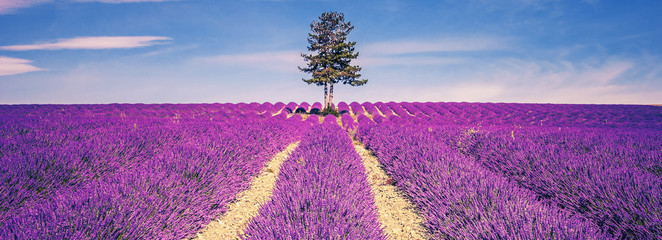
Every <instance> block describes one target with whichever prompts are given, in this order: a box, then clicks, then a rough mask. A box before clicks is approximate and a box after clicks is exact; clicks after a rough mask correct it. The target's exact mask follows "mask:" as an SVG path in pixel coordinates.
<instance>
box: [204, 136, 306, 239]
mask: <svg viewBox="0 0 662 240" xmlns="http://www.w3.org/2000/svg"><path fill="white" fill-rule="evenodd" d="M298 145H299V142H296V143H292V144H290V145H289V146H287V148H286V149H285V150H283V151H282V152H279V153H278V154H276V155H275V156H274V157H273V158H272V159H271V160H270V161H269V162H268V163H267V166H266V167H265V168H264V169H262V173H260V175H258V176H257V177H256V178H255V179H254V180H253V182H251V186H250V187H249V188H248V190H246V191H243V192H240V193H239V194H237V198H236V199H237V200H236V201H235V202H233V203H229V204H228V206H227V208H228V211H227V212H226V213H225V215H223V216H222V217H221V218H220V219H217V220H215V221H212V222H211V223H209V224H208V225H207V226H206V227H205V229H203V230H202V231H200V232H199V233H198V234H197V237H196V238H193V239H200V240H208V239H239V236H240V235H242V234H243V233H244V232H243V230H244V228H246V225H247V224H248V221H250V219H251V218H253V217H254V216H256V215H257V214H258V211H259V210H260V207H261V205H262V204H264V203H265V202H267V201H269V199H271V196H272V192H273V188H274V184H275V183H276V179H277V176H278V172H279V171H280V166H281V165H282V164H283V162H284V161H285V159H287V157H288V156H289V155H290V153H292V151H294V149H296V147H297V146H298Z"/></svg>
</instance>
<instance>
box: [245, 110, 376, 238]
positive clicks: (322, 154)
mask: <svg viewBox="0 0 662 240" xmlns="http://www.w3.org/2000/svg"><path fill="white" fill-rule="evenodd" d="M327 120H328V121H327ZM365 176H366V175H365V169H364V168H363V165H362V164H361V159H360V157H359V156H358V154H357V153H356V152H355V150H354V147H353V146H352V142H351V140H350V138H349V137H348V136H347V134H346V133H345V132H344V131H343V130H342V129H341V128H340V127H339V126H338V125H337V123H336V122H335V118H325V122H324V123H323V124H320V125H316V126H315V127H313V128H312V129H311V131H310V133H309V134H307V135H306V136H304V138H303V140H302V141H301V143H300V145H299V146H298V147H297V149H296V150H295V151H294V152H293V153H292V155H290V157H289V158H288V159H287V160H286V161H285V162H284V163H283V166H282V167H281V170H280V173H279V176H278V180H277V181H276V186H275V189H274V192H273V197H272V199H271V201H270V202H268V203H267V204H265V205H264V206H262V208H261V209H260V212H259V215H258V216H256V217H255V218H254V219H253V220H252V222H251V223H250V224H249V226H248V227H247V229H246V230H245V233H246V235H245V236H244V238H245V239H385V236H384V235H383V234H382V232H381V229H380V225H379V222H377V210H376V208H375V206H374V200H373V198H372V195H371V192H370V187H369V185H368V182H367V179H366V177H365Z"/></svg>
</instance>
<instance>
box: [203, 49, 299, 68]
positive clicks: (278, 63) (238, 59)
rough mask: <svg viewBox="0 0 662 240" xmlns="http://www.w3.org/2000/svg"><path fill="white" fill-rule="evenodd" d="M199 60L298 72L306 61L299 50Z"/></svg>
mask: <svg viewBox="0 0 662 240" xmlns="http://www.w3.org/2000/svg"><path fill="white" fill-rule="evenodd" d="M196 61H198V62H204V63H211V64H216V65H222V66H228V67H245V68H250V69H253V70H271V71H278V72H298V69H297V66H303V65H304V61H303V58H302V57H301V56H300V52H297V51H279V52H259V53H246V54H230V55H218V56H212V57H203V58H198V59H196Z"/></svg>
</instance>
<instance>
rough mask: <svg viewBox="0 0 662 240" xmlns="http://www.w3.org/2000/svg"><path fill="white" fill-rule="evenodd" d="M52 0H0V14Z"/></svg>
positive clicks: (125, 0) (126, 0)
mask: <svg viewBox="0 0 662 240" xmlns="http://www.w3.org/2000/svg"><path fill="white" fill-rule="evenodd" d="M172 1H179V0H69V2H101V3H139V2H172ZM50 2H54V0H1V1H0V14H8V13H14V12H15V11H16V9H19V8H28V7H32V6H35V5H38V4H40V3H50Z"/></svg>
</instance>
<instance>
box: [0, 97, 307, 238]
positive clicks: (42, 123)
mask: <svg viewBox="0 0 662 240" xmlns="http://www.w3.org/2000/svg"><path fill="white" fill-rule="evenodd" d="M136 106H138V105H136ZM21 107H22V106H18V107H14V106H12V108H13V109H10V111H9V112H11V113H13V114H8V115H0V117H1V118H2V120H3V121H2V122H3V124H2V125H1V126H0V134H1V135H2V137H1V138H0V139H1V140H0V141H2V144H1V145H0V148H2V149H0V161H1V162H2V164H0V180H2V181H0V198H2V199H0V204H2V205H1V206H0V207H1V208H2V211H0V214H1V215H0V217H1V218H0V238H2V239H16V238H18V239H62V238H67V239H90V238H94V239H108V238H113V239H116V238H161V239H182V238H185V237H188V236H191V235H192V234H194V233H195V232H197V231H198V230H200V229H201V228H202V227H204V224H206V223H208V222H209V221H211V220H212V219H214V218H216V217H218V216H220V215H221V214H222V213H223V212H224V211H225V205H226V204H227V203H228V202H229V201H231V200H232V198H233V197H234V195H235V194H236V193H237V192H239V191H240V190H242V189H245V188H247V186H248V184H249V180H250V179H251V177H252V176H253V175H256V174H257V173H258V172H259V170H260V169H261V168H262V166H263V164H264V163H265V162H266V161H267V160H268V159H270V158H271V157H272V156H273V155H274V154H275V153H276V152H278V151H279V150H282V149H283V148H284V147H285V146H286V145H287V144H289V143H291V142H293V141H296V140H297V138H298V136H300V135H301V134H302V132H303V131H305V129H306V127H305V124H304V123H303V122H300V121H296V120H286V119H282V118H268V119H265V118H262V117H260V116H259V115H255V114H253V115H251V117H246V118H236V119H232V118H228V119H223V120H222V121H219V120H220V119H219V120H215V121H212V120H210V119H207V118H201V117H199V115H197V114H194V113H188V114H182V115H180V116H181V117H180V118H177V119H174V118H172V117H168V116H169V115H159V116H161V117H154V116H153V115H151V114H149V113H148V112H145V111H144V110H143V109H142V108H143V106H140V107H137V108H136V109H134V111H135V112H132V111H131V108H124V107H125V106H122V108H123V109H122V113H124V114H125V115H121V114H119V116H118V114H116V113H113V111H115V110H116V109H117V107H116V106H113V105H106V107H107V108H108V109H107V111H108V114H103V112H102V111H101V110H95V111H99V112H101V113H102V114H97V115H90V114H89V111H88V110H89V109H87V110H86V109H85V108H80V107H79V106H59V107H61V108H64V109H65V111H66V112H68V115H65V114H49V115H45V116H39V115H30V114H24V113H32V112H34V110H33V109H21ZM41 107H43V106H38V107H37V108H41ZM203 107H209V108H213V106H203ZM91 108H96V106H94V107H92V106H91ZM147 108H163V109H160V110H159V112H161V113H165V112H167V106H166V107H164V106H147ZM3 110H7V108H3ZM184 110H185V109H183V108H180V107H179V106H175V107H174V108H173V111H175V112H182V113H185V111H184ZM191 111H197V108H195V107H193V108H191ZM5 113H7V111H5ZM127 116H143V117H127ZM302 124H304V125H302Z"/></svg>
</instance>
